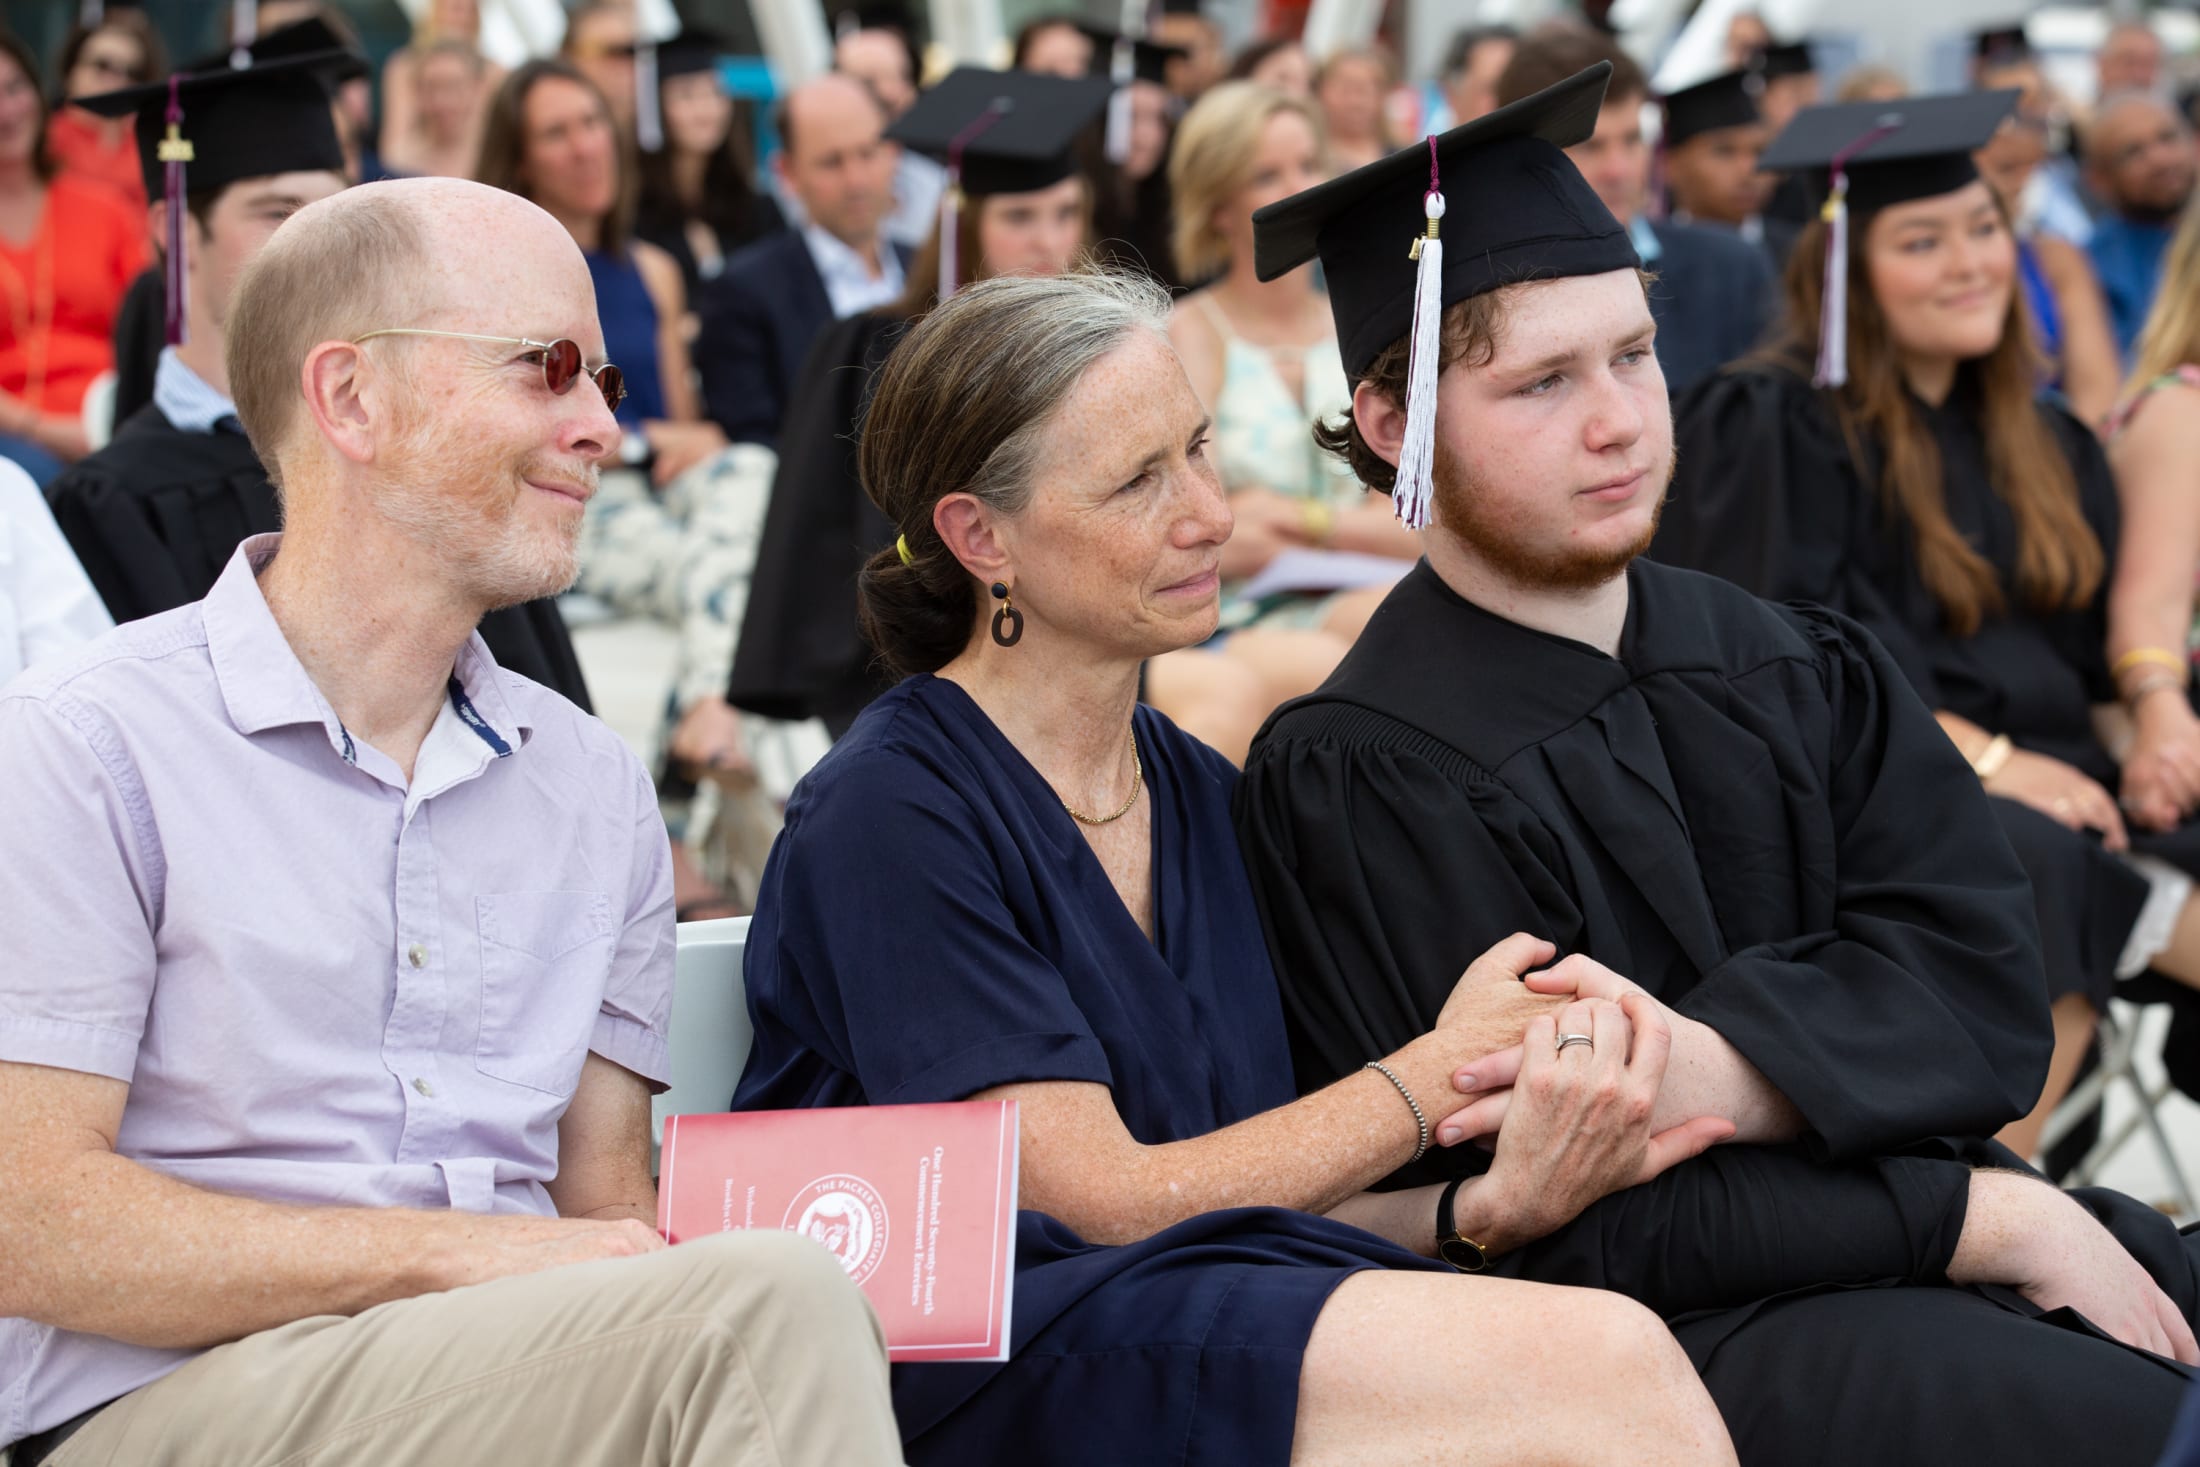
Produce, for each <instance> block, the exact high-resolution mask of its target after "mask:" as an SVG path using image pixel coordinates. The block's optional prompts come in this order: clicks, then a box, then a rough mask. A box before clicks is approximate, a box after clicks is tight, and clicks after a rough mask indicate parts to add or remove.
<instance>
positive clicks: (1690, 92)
mask: <svg viewBox="0 0 2200 1467" xmlns="http://www.w3.org/2000/svg"><path fill="white" fill-rule="evenodd" d="M1764 90H1765V78H1764V73H1763V72H1762V71H1761V70H1759V69H1758V68H1757V67H1744V68H1743V69H1741V70H1740V71H1727V72H1721V73H1720V74H1719V75H1717V76H1715V77H1712V78H1711V79H1710V80H1708V81H1700V82H1697V83H1696V84H1695V85H1694V86H1692V87H1682V88H1681V89H1680V90H1679V91H1675V92H1668V93H1666V94H1665V98H1664V101H1665V135H1664V142H1665V145H1666V146H1667V147H1669V148H1677V147H1679V146H1680V145H1681V144H1682V143H1685V142H1687V141H1688V140H1689V139H1690V138H1693V137H1699V136H1701V135H1702V134H1704V133H1707V132H1717V131H1719V130H1720V129H1721V128H1727V127H1754V126H1756V124H1757V123H1758V122H1759V121H1761V120H1762V117H1763V114H1761V113H1760V112H1759V111H1758V110H1757V99H1758V98H1759V97H1761V96H1763V95H1764Z"/></svg>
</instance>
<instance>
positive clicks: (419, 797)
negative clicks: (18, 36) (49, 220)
mask: <svg viewBox="0 0 2200 1467" xmlns="http://www.w3.org/2000/svg"><path fill="white" fill-rule="evenodd" d="M335 280H341V281H342V282H343V288H342V289H331V288H330V282H331V281H335ZM229 324H230V333H229V342H228V351H227V356H226V366H227V370H228V377H229V382H230V385H231V388H232V390H233V391H234V393H235V399H236V410H237V413H238V415H239V417H240V418H241V420H242V422H243V426H244V429H245V431H246V432H247V433H248V434H249V435H250V437H251V441H252V443H253V445H254V447H255V448H257V449H258V451H259V453H260V454H261V456H262V458H263V459H264V460H265V461H266V464H267V467H268V471H269V474H270V476H271V477H272V478H273V479H274V481H275V483H276V484H277V485H278V486H279V488H280V491H281V493H282V496H283V525H284V529H283V531H282V533H280V534H270V535H260V536H254V537H253V538H251V539H248V540H246V541H245V542H244V543H243V544H242V545H241V546H239V547H238V549H237V552H236V554H235V555H234V556H233V557H232V558H231V560H230V562H229V565H228V567H227V569H226V570H224V571H223V572H222V575H221V577H220V579H219V580H218V581H217V582H216V584H215V586H214V589H213V590H212V592H211V593H210V594H209V595H208V596H207V597H206V599H205V600H204V601H203V602H199V603H196V604H194V605H190V606H186V607H183V608H180V609H178V610H176V611H172V612H167V613H164V614H162V615H159V616H155V617H151V618H148V619H146V620H144V621H140V622H137V623H134V624H132V625H129V626H125V627H122V628H120V629H118V630H117V631H115V632H113V633H111V634H109V635H108V636H107V637H105V638H104V639H102V640H100V641H98V642H95V643H94V644H93V645H92V647H91V648H90V649H89V650H88V651H87V652H86V653H85V654H83V655H81V656H77V657H74V658H69V659H61V660H58V661H57V662H55V663H52V664H48V665H46V666H44V667H41V668H40V669H38V670H35V671H34V672H32V673H31V674H29V675H26V676H25V677H22V678H19V679H17V680H16V681H15V682H14V683H12V684H10V685H9V686H8V688H7V689H6V690H5V692H4V693H0V769H6V770H8V771H9V777H10V780H11V783H13V784H14V785H15V786H16V787H15V788H14V789H13V790H12V791H11V794H10V796H9V809H8V817H7V819H6V820H4V821H0V931H5V932H6V933H7V934H8V935H9V944H10V949H11V952H10V961H9V962H8V963H6V964H4V965H0V1117H5V1118H6V1119H5V1122H4V1123H0V1256H4V1257H5V1258H6V1259H7V1260H8V1263H7V1267H6V1268H4V1269H0V1444H6V1443H11V1442H12V1443H13V1450H14V1462H13V1463H12V1467H37V1464H41V1463H44V1462H45V1461H47V1460H48V1459H49V1457H50V1458H51V1459H52V1461H53V1462H54V1463H55V1464H56V1467H68V1464H73V1463H79V1462H82V1463H90V1462H122V1461H129V1462H146V1463H164V1464H177V1467H195V1464H207V1467H213V1464H229V1463H237V1462H247V1461H273V1460H278V1459H280V1460H284V1461H293V1460H295V1461H304V1460H311V1461H314V1462H316V1463H323V1464H336V1463H359V1464H369V1463H373V1464H381V1463H392V1462H471V1461H481V1460H490V1459H501V1458H504V1457H510V1458H511V1459H513V1460H515V1461H530V1462H534V1461H540V1462H551V1461H555V1462H560V1463H587V1464H594V1463H601V1464H605V1467H610V1464H620V1467H627V1464H636V1463H648V1464H659V1463H663V1464H686V1463H691V1462H692V1463H708V1464H714V1467H715V1464H748V1463H757V1464H764V1463H769V1464H781V1463H785V1464H808V1463H816V1464H824V1463H833V1464H874V1463H875V1464H891V1463H898V1462H899V1461H900V1460H901V1457H900V1447H899V1438H898V1435H897V1433H896V1431H895V1428H894V1422H893V1416H892V1408H891V1404H890V1401H889V1398H888V1394H887V1376H886V1357H885V1349H884V1344H883V1341H882V1339H881V1337H880V1334H879V1330H878V1326H877V1322H876V1320H875V1318H874V1316H873V1315H872V1313H871V1311H870V1308H869V1305H868V1304H867V1303H866V1302H865V1301H864V1299H863V1297H862V1295H861V1293H860V1292H858V1290H857V1289H856V1287H855V1286H854V1285H853V1284H852V1283H850V1282H849V1281H848V1280H847V1278H846V1277H845V1275H843V1273H842V1272H841V1270H840V1268H839V1265H838V1264H837V1262H836V1261H835V1260H834V1259H833V1258H832V1257H831V1255H830V1254H828V1253H827V1252H825V1251H824V1250H822V1249H820V1248H818V1247H817V1246H816V1245H815V1244H814V1243H812V1242H810V1241H808V1240H807V1239H804V1238H799V1237H794V1236H791V1235H787V1234H783V1233H775V1232H738V1233H731V1234H727V1235H724V1236H722V1237H718V1238H713V1239H710V1240H707V1241H703V1242H698V1243H691V1244H687V1245H684V1246H682V1247H680V1248H676V1249H669V1250H668V1249H666V1248H665V1247H664V1246H663V1244H662V1243H661V1241H660V1240H659V1239H658V1237H657V1235H656V1233H655V1232H654V1231H653V1230H652V1228H651V1226H650V1223H651V1220H652V1219H653V1218H654V1216H655V1206H656V1193H655V1187H654V1184H653V1183H652V1181H651V1177H650V1165H649V1101H650V1096H651V1094H652V1092H653V1091H656V1090H659V1089H661V1088H663V1085H664V1083H665V1080H666V1077H667V1044H666V1024H667V1017H668V1012H669V1009H670V1005H671V985H672V966H673V946H674V943H673V920H672V885H671V878H670V868H669V860H668V845H667V840H666V835H665V829H664V825H663V823H662V821H661V820H660V819H659V817H658V814H657V806H656V799H655V795H654V792H653V790H652V787H651V783H650V780H649V778H648V775H647V773H646V772H645V771H644V769H643V768H642V766H641V764H640V763H639V761H638V760H637V759H636V758H635V757H634V755H633V754H632V753H631V752H629V751H628V750H627V749H626V748H625V746H624V745H623V744H621V743H620V741H619V740H618V739H617V738H616V737H615V736H614V735H612V734H611V733H610V732H609V730H607V729H605V728H604V727H603V726H602V725H601V724H600V723H598V722H597V721H596V720H594V719H593V718H590V717H588V716H587V715H585V714H583V713H581V712H580V711H579V710H578V709H576V708H574V707H573V705H572V704H571V703H569V702H567V701H566V700H564V699H563V698H560V697H558V696H556V695H555V694H553V693H551V692H549V691H547V690H546V689H544V688H542V687H540V686H538V685H537V684H535V683H532V682H530V681H529V680H528V679H526V678H524V677H521V676H518V675H517V674H514V673H512V672H509V671H507V670H505V669H502V668H500V667H498V666H497V664H496V662H495V660H494V659H493V658H492V657H491V656H490V654H489V652H488V649H487V647H486V646H485V645H484V643H483V642H482V640H481V638H480V637H479V636H478V635H477V634H476V633H475V631H474V627H475V624H476V623H477V622H478V621H479V620H480V618H481V617H482V615H483V614H484V613H485V612H486V611H488V610H490V609H491V608H493V607H497V606H503V605H510V604H514V603H517V602H521V601H525V600H529V599H531V598H535V597H541V596H546V595H552V594H555V593H556V592H558V591H559V590H561V589H562V588H563V587H565V586H566V585H567V584H569V583H570V582H571V581H572V579H573V575H574V570H575V545H576V539H577V535H578V532H579V528H580V521H581V512H582V508H583V506H584V505H585V504H586V502H587V500H588V498H589V496H590V495H591V494H592V493H593V492H594V490H595V485H596V476H597V466H598V465H599V464H600V463H602V462H603V461H604V460H605V459H607V458H609V457H611V456H612V455H614V454H615V452H616V450H617V448H618V443H619V428H618V426H617V424H616V422H615V421H614V420H613V418H612V415H611V400H612V399H613V398H615V397H616V396H617V395H618V392H619V389H620V382H619V377H618V372H617V369H616V367H614V366H612V365H610V364H608V363H605V362H604V360H603V339H602V333H601V331H600V329H599V327H598V324H597V320H596V311H595V297H594V293H593V289H592V286H591V284H590V280H589V275H588V269H587V265H586V263H585V261H584V260H583V259H582V257H581V254H580V252H579V250H578V249H576V248H575V247H574V245H573V242H572V239H571V237H570V236H569V235H568V234H567V233H566V232H565V230H564V229H563V228H562V227H561V226H560V225H559V224H558V223H557V221H556V220H554V219H553V218H551V217H550V216H549V215H548V214H546V213H544V212H543V211H541V210H540V209H538V208H536V207H535V206H534V205H532V204H529V203H527V202H525V201H524V200H521V199H519V198H517V197H515V196H513V195H511V194H507V193H503V192H501V191H499V190H495V189H491V188H487V187H484V186H482V185H478V184H473V183H467V182H461V181H457V180H446V179H436V180H426V179H423V180H412V181H406V182H400V183H386V184H377V185H373V186H371V187H368V188H364V189H355V190H351V191H349V192H345V193H339V194H335V195H333V196H331V197H329V198H327V199H325V200H322V201H321V202H318V203H315V204H312V205H309V206H308V207H306V208H305V209H303V210H301V211H300V212H299V213H298V214H297V215H296V216H295V217H294V218H292V219H291V220H290V221H289V222H288V223H286V224H285V225H284V226H283V227H282V229H280V230H279V231H277V232H276V233H275V234H274V235H273V237H272V238H271V239H270V240H269V242H268V244H267V246H266V248H265V249H264V250H262V251H261V253H260V255H259V256H258V258H256V259H255V260H254V261H253V262H252V264H251V265H250V266H249V267H247V269H246V270H245V272H244V274H243V276H242V278H241V280H240V281H239V283H238V286H237V291H236V297H235V301H234V304H233V309H232V313H231V316H230V322H229Z"/></svg>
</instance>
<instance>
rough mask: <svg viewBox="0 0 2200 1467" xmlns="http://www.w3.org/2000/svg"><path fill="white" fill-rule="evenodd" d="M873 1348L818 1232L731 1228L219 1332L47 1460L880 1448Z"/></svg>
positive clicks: (894, 1449)
mask: <svg viewBox="0 0 2200 1467" xmlns="http://www.w3.org/2000/svg"><path fill="white" fill-rule="evenodd" d="M901 1460H902V1458H901V1439H900V1435H899V1433H898V1432H897V1431H896V1430H895V1427H894V1416H893V1407H892V1405H891V1403H890V1401H889V1399H888V1396H887V1386H886V1346H885V1340H884V1338H883V1336H882V1335H881V1334H880V1332H879V1327H878V1321H877V1319H876V1317H875V1316H874V1315H873V1314H872V1313H871V1307H870V1304H869V1302H868V1301H866V1300H865V1299H864V1297H863V1296H862V1294H861V1293H860V1292H859V1291H858V1290H857V1289H856V1288H855V1286H854V1285H853V1284H851V1283H849V1282H848V1280H847V1278H846V1277H845V1276H844V1275H843V1274H842V1273H841V1270H840V1266H839V1264H838V1263H837V1262H835V1261H834V1259H833V1257H832V1255H830V1254H828V1253H827V1252H826V1251H825V1250H824V1249H822V1248H820V1247H818V1246H817V1244H815V1243H813V1242H811V1241H809V1240H808V1239H806V1238H799V1237H796V1236H794V1235H792V1234H789V1233H776V1232H747V1233H729V1234H725V1235H722V1236H720V1237H715V1238H709V1239H705V1240H700V1241H697V1242H694V1243H684V1244H682V1245H680V1246H679V1247H677V1248H671V1249H667V1250H665V1251H663V1252H659V1253H652V1254H649V1255H647V1256H645V1257H641V1258H622V1259H608V1260H604V1261H602V1262H597V1263H584V1264H575V1265H572V1266H570V1267H567V1268H560V1269H553V1270H550V1271H549V1272H546V1273H538V1274H528V1275H524V1276H522V1277H518V1278H509V1279H499V1280H497V1281H496V1282H494V1283H488V1284H480V1285H476V1286H474V1287H472V1288H466V1289H457V1290H454V1291H452V1292H450V1293H446V1294H428V1295H423V1296H422V1297H420V1298H416V1299H401V1300H398V1301H396V1302H393V1303H389V1304H383V1305H381V1306H379V1307H377V1308H374V1309H370V1310H368V1311H367V1312H366V1313H364V1314H361V1315H358V1316H357V1317H355V1318H349V1319H346V1318H341V1317H336V1316H323V1317H320V1318H315V1319H302V1320H299V1321H298V1322H296V1323H295V1324H288V1325H284V1326H282V1327H281V1328H279V1329H271V1330H267V1331H265V1332H263V1333H260V1334H256V1335H252V1336H250V1337H248V1338H246V1339H242V1340H239V1341H237V1342H236V1343H234V1344H230V1345H223V1346H221V1347H220V1348H218V1349H214V1350H210V1351H208V1352H207V1353H206V1354H204V1355H201V1356H199V1357H198V1358H197V1359H195V1360H193V1361H191V1363H189V1364H188V1365H185V1366H184V1367H183V1368H182V1369H180V1370H178V1371H176V1372H175V1373H174V1374H172V1375H169V1376H166V1377H164V1378H162V1379H160V1380H157V1381H155V1382H153V1383H152V1384H151V1385H148V1386H144V1387H142V1388H140V1389H138V1390H135V1391H132V1392H131V1393H130V1394H129V1395H127V1396H124V1397H123V1398H122V1399H120V1400H118V1401H116V1402H115V1403H114V1404H113V1405H110V1406H108V1407H107V1408H106V1409H105V1410H103V1411H101V1412H100V1413H99V1414H98V1415H97V1416H94V1417H93V1418H92V1420H91V1421H90V1422H89V1423H87V1424H86V1425H85V1427H84V1429H83V1430H81V1431H79V1432H78V1433H77V1434H76V1435H75V1436H73V1437H71V1438H70V1439H69V1440H68V1442H67V1443H66V1444H65V1445H63V1446H62V1448H61V1449H60V1450H59V1451H57V1452H55V1453H54V1454H53V1456H51V1457H49V1458H47V1462H48V1464H49V1467H93V1464H113V1467H124V1464H128V1467H201V1464H203V1467H276V1464H304V1463H312V1464H315V1467H335V1464H351V1463H356V1464H360V1467H369V1464H371V1467H405V1464H413V1463H420V1464H435V1467H441V1464H466V1463H496V1464H501V1467H596V1464H601V1467H642V1464H651V1467H654V1464H660V1463H661V1464H666V1467H675V1464H680V1467H684V1464H687V1463H697V1464H703V1467H752V1464H754V1467H780V1464H786V1467H795V1464H811V1463H818V1464H823V1463H832V1464H835V1467H892V1464H897V1463H899V1462H900V1461H901Z"/></svg>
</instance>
